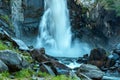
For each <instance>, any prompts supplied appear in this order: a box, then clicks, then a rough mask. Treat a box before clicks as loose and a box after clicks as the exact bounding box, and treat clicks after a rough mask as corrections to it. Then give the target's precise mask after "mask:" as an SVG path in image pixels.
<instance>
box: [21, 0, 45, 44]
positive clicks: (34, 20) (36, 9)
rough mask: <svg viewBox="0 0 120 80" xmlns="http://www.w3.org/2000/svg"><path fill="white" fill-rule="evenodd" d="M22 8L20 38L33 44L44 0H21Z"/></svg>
mask: <svg viewBox="0 0 120 80" xmlns="http://www.w3.org/2000/svg"><path fill="white" fill-rule="evenodd" d="M23 10H24V11H23V12H24V22H23V23H22V34H23V35H22V39H23V41H25V43H27V44H31V42H33V44H34V40H35V38H36V37H37V35H38V30H39V24H40V20H41V17H42V15H43V12H44V0H23ZM28 42H29V43H28Z"/></svg>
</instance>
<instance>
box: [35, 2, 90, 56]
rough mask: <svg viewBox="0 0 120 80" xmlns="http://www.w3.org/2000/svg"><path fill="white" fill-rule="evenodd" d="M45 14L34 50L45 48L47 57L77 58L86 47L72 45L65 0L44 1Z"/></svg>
mask: <svg viewBox="0 0 120 80" xmlns="http://www.w3.org/2000/svg"><path fill="white" fill-rule="evenodd" d="M44 4H45V12H44V15H43V17H42V20H41V22H40V25H39V35H38V38H37V45H36V46H35V47H36V48H40V47H45V48H46V51H47V53H48V54H49V55H52V56H59V57H75V56H76V57H78V56H81V54H80V53H82V51H84V50H87V51H88V50H89V47H88V46H87V45H86V44H83V43H82V45H85V46H86V47H85V48H84V47H82V48H81V49H80V44H78V43H76V44H72V43H71V39H72V34H71V26H70V21H69V12H68V9H67V0H45V3H44ZM84 52H86V51H84Z"/></svg>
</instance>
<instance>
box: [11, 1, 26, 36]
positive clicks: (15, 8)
mask: <svg viewBox="0 0 120 80" xmlns="http://www.w3.org/2000/svg"><path fill="white" fill-rule="evenodd" d="M11 15H12V23H13V26H14V28H15V34H16V37H17V38H20V35H21V33H20V26H19V22H22V21H23V20H24V17H23V13H22V0H11Z"/></svg>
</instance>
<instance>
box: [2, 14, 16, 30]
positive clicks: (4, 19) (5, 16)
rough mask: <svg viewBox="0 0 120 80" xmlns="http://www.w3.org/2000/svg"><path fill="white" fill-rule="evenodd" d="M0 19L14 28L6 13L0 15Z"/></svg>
mask: <svg viewBox="0 0 120 80" xmlns="http://www.w3.org/2000/svg"><path fill="white" fill-rule="evenodd" d="M0 19H2V20H3V21H5V22H6V23H7V24H8V25H9V26H10V28H11V29H13V28H14V26H13V25H12V22H11V21H10V18H9V16H8V15H0Z"/></svg>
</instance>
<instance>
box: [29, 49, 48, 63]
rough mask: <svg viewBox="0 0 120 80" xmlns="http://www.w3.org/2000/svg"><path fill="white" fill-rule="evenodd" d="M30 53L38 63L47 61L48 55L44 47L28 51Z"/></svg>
mask: <svg viewBox="0 0 120 80" xmlns="http://www.w3.org/2000/svg"><path fill="white" fill-rule="evenodd" d="M30 55H31V57H32V58H33V59H34V60H36V61H38V62H39V63H41V62H46V61H49V58H48V56H47V55H46V54H45V49H44V48H40V49H33V50H31V51H30Z"/></svg>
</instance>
